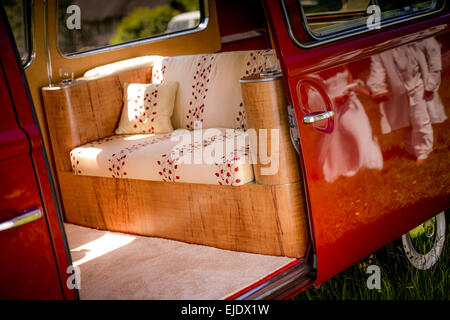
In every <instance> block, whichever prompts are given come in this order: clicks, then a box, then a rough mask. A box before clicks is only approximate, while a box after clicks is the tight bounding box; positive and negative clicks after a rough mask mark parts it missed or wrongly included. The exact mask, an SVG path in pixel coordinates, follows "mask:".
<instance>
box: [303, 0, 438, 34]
mask: <svg viewBox="0 0 450 320" xmlns="http://www.w3.org/2000/svg"><path fill="white" fill-rule="evenodd" d="M298 1H299V4H300V5H301V7H302V9H303V13H304V18H305V19H306V22H307V24H308V27H309V29H310V32H311V33H312V34H313V35H314V36H316V37H325V36H329V35H333V34H339V33H343V32H345V31H351V30H354V29H355V28H361V27H367V28H369V29H371V28H373V29H377V28H379V27H380V26H381V25H382V24H383V22H386V21H389V20H390V21H392V20H393V19H396V18H405V17H409V16H414V15H418V14H422V13H426V12H430V11H434V10H436V9H438V8H439V7H440V6H441V5H440V4H439V3H440V2H443V1H440V0H431V1H426V0H298Z"/></svg>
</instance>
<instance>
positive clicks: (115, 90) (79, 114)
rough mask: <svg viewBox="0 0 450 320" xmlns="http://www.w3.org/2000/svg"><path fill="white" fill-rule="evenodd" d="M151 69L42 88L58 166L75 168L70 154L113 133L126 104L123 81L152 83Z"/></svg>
mask: <svg viewBox="0 0 450 320" xmlns="http://www.w3.org/2000/svg"><path fill="white" fill-rule="evenodd" d="M150 80H151V68H142V69H137V70H132V71H127V72H123V73H120V74H117V75H111V76H106V77H101V78H98V79H95V80H88V79H84V78H80V79H78V80H77V81H76V82H75V83H73V84H70V85H67V86H64V87H46V88H43V90H42V96H43V99H44V107H45V111H46V116H47V122H48V128H49V132H50V140H51V142H52V147H53V152H54V156H55V162H56V168H57V170H61V171H69V170H71V164H70V158H69V153H70V150H72V149H73V148H75V147H77V146H79V145H82V144H84V143H87V142H90V141H93V140H98V139H100V138H104V137H107V136H110V135H112V134H113V133H114V130H115V128H116V126H117V123H118V121H119V117H120V113H121V112H122V105H123V84H124V83H125V82H129V83H131V82H132V83H149V82H150Z"/></svg>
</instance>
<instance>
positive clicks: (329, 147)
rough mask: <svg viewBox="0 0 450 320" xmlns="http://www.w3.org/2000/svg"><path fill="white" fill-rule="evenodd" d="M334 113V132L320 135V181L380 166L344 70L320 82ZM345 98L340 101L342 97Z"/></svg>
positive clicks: (374, 143)
mask: <svg viewBox="0 0 450 320" xmlns="http://www.w3.org/2000/svg"><path fill="white" fill-rule="evenodd" d="M323 82H324V84H325V89H326V92H327V93H328V95H329V96H330V98H331V100H332V101H333V105H334V110H335V111H336V116H335V121H334V130H333V132H332V133H331V134H327V135H325V136H324V140H323V144H322V146H321V154H320V160H319V161H320V163H321V165H322V168H323V173H324V178H325V180H326V181H327V182H332V181H334V180H335V179H337V178H338V177H339V176H341V175H342V176H353V175H355V174H356V173H357V172H358V171H360V170H362V169H365V168H367V169H379V170H381V169H382V167H383V156H382V154H381V150H380V147H379V146H378V142H377V141H376V139H374V138H373V136H372V128H371V126H370V122H369V119H368V117H367V114H366V112H365V110H364V107H363V106H362V104H361V102H360V101H359V99H358V97H357V96H356V94H355V93H354V92H353V91H352V90H347V86H348V85H349V84H351V83H352V82H353V81H352V80H351V74H350V72H349V71H348V70H347V69H346V68H342V69H341V70H340V71H339V72H338V73H336V74H335V75H334V76H332V77H329V78H327V79H324V80H323ZM343 96H344V97H345V98H344V99H343V98H342V97H343Z"/></svg>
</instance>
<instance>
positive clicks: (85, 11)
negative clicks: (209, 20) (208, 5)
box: [58, 0, 202, 54]
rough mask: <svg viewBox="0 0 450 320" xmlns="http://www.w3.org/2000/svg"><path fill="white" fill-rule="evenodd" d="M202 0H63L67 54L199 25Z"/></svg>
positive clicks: (62, 39)
mask: <svg viewBox="0 0 450 320" xmlns="http://www.w3.org/2000/svg"><path fill="white" fill-rule="evenodd" d="M200 1H202V0H96V1H92V0H59V1H58V48H59V50H60V51H61V52H62V53H63V54H72V53H78V52H84V51H89V50H93V49H98V48H102V47H106V46H110V45H116V44H120V43H124V42H128V41H133V40H138V39H143V38H148V37H152V36H157V35H162V34H168V33H173V32H177V31H182V30H188V29H192V28H195V27H197V26H198V25H199V23H200V18H201V13H200Z"/></svg>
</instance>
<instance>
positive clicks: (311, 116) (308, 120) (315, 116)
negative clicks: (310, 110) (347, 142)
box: [303, 110, 334, 124]
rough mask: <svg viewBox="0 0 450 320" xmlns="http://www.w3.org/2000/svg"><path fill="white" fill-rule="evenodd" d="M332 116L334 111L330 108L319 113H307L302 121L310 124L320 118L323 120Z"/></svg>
mask: <svg viewBox="0 0 450 320" xmlns="http://www.w3.org/2000/svg"><path fill="white" fill-rule="evenodd" d="M333 116H334V111H333V110H330V111H327V112H323V113H319V114H308V115H307V116H304V117H303V123H305V124H310V123H314V122H317V121H320V120H325V119H328V118H331V117H333Z"/></svg>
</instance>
